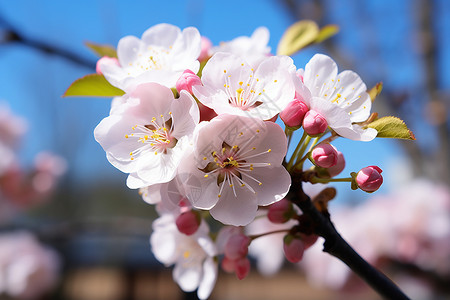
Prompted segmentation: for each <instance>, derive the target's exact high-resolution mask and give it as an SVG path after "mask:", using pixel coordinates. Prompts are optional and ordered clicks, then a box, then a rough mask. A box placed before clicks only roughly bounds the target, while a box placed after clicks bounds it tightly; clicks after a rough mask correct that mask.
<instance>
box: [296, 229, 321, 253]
mask: <svg viewBox="0 0 450 300" xmlns="http://www.w3.org/2000/svg"><path fill="white" fill-rule="evenodd" d="M300 236H301V237H302V241H303V245H304V246H305V250H306V249H308V248H309V247H311V246H312V245H314V244H315V243H316V242H317V240H318V239H319V236H318V235H315V234H303V233H301V234H300Z"/></svg>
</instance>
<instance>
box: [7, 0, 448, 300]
mask: <svg viewBox="0 0 450 300" xmlns="http://www.w3.org/2000/svg"><path fill="white" fill-rule="evenodd" d="M301 19H310V20H314V21H316V22H317V23H318V24H319V25H321V26H324V25H327V24H336V25H338V26H339V27H340V32H339V33H338V34H337V35H336V36H334V37H333V38H331V39H330V40H327V41H326V42H324V43H322V44H320V45H315V46H311V47H309V48H307V49H304V50H302V51H301V52H300V53H298V54H296V55H295V56H294V57H293V58H294V61H295V64H296V66H297V68H302V67H304V65H305V64H306V62H307V61H308V60H309V59H310V58H311V57H312V56H313V55H314V54H315V53H318V52H319V53H325V54H328V55H330V56H331V57H332V58H333V59H334V60H335V61H336V62H337V63H338V65H339V68H340V70H345V69H352V70H354V71H355V72H357V73H358V74H359V75H360V76H361V78H362V79H363V80H364V82H365V83H366V85H367V86H368V87H372V86H374V85H375V84H376V83H378V82H380V81H382V82H383V85H384V86H383V91H382V93H381V95H380V96H379V97H378V98H377V100H376V102H375V104H374V108H373V109H372V111H377V112H378V113H379V115H380V116H387V115H396V116H398V117H400V118H401V119H403V120H404V121H405V122H406V123H407V125H408V127H409V128H410V129H411V130H412V131H413V132H414V134H415V136H416V138H417V141H415V142H411V141H398V140H395V141H394V140H388V139H377V140H375V141H373V142H370V143H363V142H352V141H345V140H337V141H336V143H335V145H336V146H337V147H338V149H339V150H340V151H341V152H343V153H344V155H345V156H346V158H347V166H346V169H345V170H344V174H349V173H350V172H357V171H358V170H360V169H361V168H362V167H365V166H369V165H378V166H380V167H381V169H383V170H384V172H383V175H384V179H385V183H384V185H383V186H382V188H381V189H380V190H379V191H377V193H375V194H366V193H364V192H362V191H359V190H358V191H351V190H350V186H349V185H346V184H340V185H339V184H336V185H335V186H336V188H337V189H338V196H337V198H336V199H335V200H333V201H332V203H331V207H330V211H331V214H332V216H333V213H334V212H335V213H336V219H335V223H336V227H337V228H338V230H339V229H340V228H342V230H341V231H342V234H343V236H344V238H346V237H349V241H350V243H351V244H352V243H353V244H355V248H356V250H357V251H361V252H362V254H363V256H364V253H367V254H366V255H367V256H368V257H369V258H368V259H369V260H370V261H371V262H372V263H375V264H377V265H378V266H379V267H380V268H381V269H382V270H383V271H384V272H386V273H388V274H390V275H391V276H393V278H394V279H395V278H397V279H398V283H399V284H400V287H401V288H403V289H405V291H406V292H407V293H408V294H409V295H410V296H411V297H412V298H416V299H448V298H447V297H450V290H449V286H448V282H450V252H449V250H450V244H449V243H450V221H449V219H450V192H449V185H450V151H449V147H450V145H449V140H450V134H449V131H450V127H449V113H448V112H449V109H450V2H449V1H446V0H429V1H426V0H413V1H409V0H397V1H389V0H366V1H357V0H341V1H332V0H321V1H307V0H297V1H295V0H283V1H275V0H259V1H237V0H229V1H226V2H223V1H220V2H213V1H205V0H187V1H178V0H176V1H175V0H174V1H166V2H164V1H150V0H147V1H132V2H131V1H107V0H97V1H87V0H83V1H50V0H41V1H32V0H20V1H0V66H1V68H0V82H1V89H0V127H2V128H0V137H2V138H3V139H4V140H5V141H8V143H9V144H8V145H12V146H11V147H9V146H8V147H9V148H10V150H8V149H6V150H5V149H2V148H1V147H3V146H2V145H0V146H1V147H0V160H2V162H0V190H1V191H0V218H1V220H0V235H2V236H0V256H1V254H2V253H3V252H4V253H10V255H12V254H14V253H16V256H18V254H17V253H19V250H18V249H22V250H20V251H24V252H26V253H28V254H29V256H32V255H31V254H30V253H33V255H35V257H37V258H36V259H37V261H40V262H43V261H46V259H47V260H48V263H46V264H45V266H44V267H43V266H39V265H38V263H34V264H32V263H30V264H29V265H27V266H19V265H20V263H19V262H18V263H17V265H18V266H19V267H17V269H18V270H19V271H17V272H18V273H20V272H25V271H24V270H28V269H29V270H30V271H28V273H26V272H25V273H26V274H31V273H32V271H33V272H34V271H35V270H36V268H38V267H40V268H41V269H42V270H41V269H39V270H41V271H42V274H44V273H45V274H48V272H50V271H52V272H53V273H52V274H53V275H52V276H49V277H48V278H47V277H45V276H43V275H42V276H41V275H33V276H35V277H38V278H40V280H41V281H42V282H39V283H38V284H36V285H37V288H35V290H33V289H32V290H31V292H30V291H29V290H27V293H28V294H27V293H21V291H24V290H25V288H24V286H23V285H24V284H22V286H21V285H20V284H19V283H17V282H15V284H16V285H15V286H14V288H11V289H8V288H7V285H8V284H10V281H14V280H12V279H11V280H9V281H8V280H7V279H5V278H6V277H5V276H3V277H4V278H2V276H0V291H2V292H3V294H2V296H0V297H3V298H4V299H9V298H19V299H74V300H75V299H89V300H90V299H92V300H95V299H108V300H114V299H195V294H184V293H182V292H181V290H179V288H178V287H177V286H176V284H175V283H173V282H172V280H171V270H170V269H166V268H163V266H162V265H161V264H160V263H158V262H157V261H156V260H155V259H154V257H153V256H152V253H151V251H150V246H149V242H148V240H149V236H150V233H151V223H152V220H153V219H154V218H155V216H156V214H155V212H154V208H153V207H151V206H149V205H148V204H146V203H145V202H143V201H142V200H141V199H140V197H139V195H138V193H137V191H134V190H129V189H128V188H127V187H126V185H125V179H126V174H123V173H121V172H120V171H118V170H117V169H115V168H114V167H113V166H111V165H110V164H109V163H108V161H107V160H106V156H105V152H104V151H103V149H102V148H101V147H100V145H98V144H97V143H96V142H95V140H94V137H93V130H94V128H95V126H96V125H97V124H98V123H99V122H100V120H101V119H102V118H104V117H106V116H107V115H108V114H109V108H110V103H111V99H108V98H62V97H61V95H62V94H63V93H64V91H65V90H66V89H67V87H68V86H69V85H70V84H71V83H72V82H73V81H74V80H76V79H77V78H79V77H82V76H84V75H86V74H89V73H94V72H95V63H96V60H97V57H96V56H95V55H94V54H93V53H92V52H90V50H89V49H88V48H87V47H85V46H84V43H85V42H87V41H91V42H96V43H101V44H110V45H113V46H116V45H117V43H118V41H119V39H120V38H122V37H123V36H126V35H134V36H138V37H140V36H141V34H142V33H143V32H144V31H145V30H146V29H147V28H149V27H150V26H152V25H155V24H158V23H162V22H165V23H171V24H174V25H177V26H179V27H180V28H185V27H187V26H195V27H197V28H198V29H199V31H200V33H201V34H202V35H204V36H206V37H208V38H209V39H210V40H211V41H212V42H213V44H214V45H217V44H218V43H219V42H221V41H229V40H231V39H233V38H235V37H238V36H241V35H247V36H249V35H251V33H252V32H253V30H255V29H256V28H257V27H259V26H266V27H267V28H268V29H269V30H270V34H271V37H270V42H269V45H270V46H271V48H272V53H275V51H276V47H277V43H278V41H279V40H280V38H281V36H282V34H283V32H284V31H285V30H286V28H287V27H288V26H289V25H291V24H292V23H294V22H296V21H298V20H301ZM3 127H4V128H6V129H4V128H3ZM8 147H6V146H5V147H3V148H8ZM11 149H13V150H11ZM42 152H45V153H44V154H42ZM7 166H8V167H7ZM11 166H13V167H11ZM411 199H414V200H411ZM374 203H383V205H378V204H374ZM365 205H366V206H365ZM370 205H372V206H370ZM364 207H365V208H364ZM367 207H369V208H367ZM375 207H376V208H375ZM388 212H389V214H388ZM377 214H378V215H377ZM369 215H370V217H369ZM387 215H388V216H389V218H386V216H387ZM339 216H343V217H339ZM381 216H384V217H381ZM332 219H333V217H332ZM333 220H334V219H333ZM367 220H370V222H369V221H367ZM369 223H370V224H369ZM380 228H384V229H380ZM345 230H348V233H347V235H346V232H345ZM382 230H385V231H382ZM395 230H397V231H395ZM374 232H375V235H377V234H378V235H380V236H381V237H385V236H389V238H385V239H377V241H376V245H375V243H374V242H373V239H372V240H371V239H370V237H374V236H375V235H374ZM378 235H377V237H378ZM17 236H20V237H17ZM10 238H12V239H16V240H20V241H21V242H20V245H21V246H20V247H19V246H17V247H12V246H11V247H9V248H8V247H6V246H4V244H9V245H12V242H8V241H9V239H10ZM352 239H353V241H354V242H353V241H352ZM366 239H368V241H367V242H365V243H362V242H361V241H366ZM1 243H4V244H1ZM372 243H374V244H372ZM43 245H45V246H43ZM319 246H320V245H319ZM357 246H358V247H361V248H359V249H358V247H357ZM40 247H44V248H45V249H41V248H40ZM364 247H366V248H364ZM319 248H320V247H318V249H315V250H317V251H316V253H317V256H314V258H310V259H309V262H305V263H304V264H303V265H302V266H300V268H296V267H292V266H291V267H289V266H285V267H284V268H282V269H281V271H280V273H278V274H277V275H275V276H273V277H271V278H266V277H263V276H261V275H259V274H258V272H257V270H256V267H255V268H254V269H253V272H252V273H251V274H250V276H249V277H248V278H247V279H245V280H244V281H242V282H240V281H238V280H237V279H236V278H235V277H234V276H230V275H226V274H220V276H219V281H218V283H217V285H216V289H215V290H214V292H213V294H212V296H211V299H330V298H333V299H339V298H341V299H361V297H362V296H364V297H365V299H379V298H378V296H377V295H375V294H374V293H373V292H371V291H370V289H369V288H367V287H366V286H365V285H364V283H362V282H359V281H358V280H357V279H355V278H353V277H351V276H349V275H348V274H347V273H346V271H342V266H341V265H338V266H336V267H334V266H333V265H332V264H333V262H330V264H327V265H325V264H326V263H325V262H323V263H322V259H323V260H324V261H326V259H327V258H323V257H325V256H326V254H321V253H320V249H319ZM8 249H9V250H8ZM30 249H31V250H30ZM37 249H39V250H37ZM2 251H3V252H2ZM311 251H313V249H311ZM311 256H313V255H312V254H311ZM5 257H6V256H5ZM43 257H45V259H44V258H43ZM430 258H433V259H430ZM15 259H17V260H19V259H18V258H17V257H16V258H15ZM306 259H307V257H305V260H306ZM5 260H6V259H4V258H1V257H0V269H1V268H4V266H6V265H7V262H6V261H5ZM20 261H22V260H20ZM319 261H320V263H316V262H319ZM430 261H432V262H430ZM21 263H22V264H24V263H23V261H22V262H21ZM300 264H302V263H300ZM46 267H48V268H50V270H46ZM27 268H28V269H27ZM319 271H320V272H319ZM1 272H3V271H0V274H1ZM46 272H47V273H46ZM35 273H36V272H35ZM20 274H22V273H20ZM33 274H34V273H33ZM55 274H56V275H55ZM311 274H312V275H311ZM22 277H26V276H25V275H23V276H22ZM44 277H45V278H44ZM30 278H31V277H27V278H26V280H25V279H22V281H24V282H31V281H32V279H30ZM336 278H339V280H336ZM16 281H17V280H16ZM337 281H338V282H337ZM46 285H48V286H49V290H50V292H46V293H45V292H43V293H40V292H39V287H44V286H46ZM50 287H51V288H50ZM42 289H43V288H42ZM11 291H13V292H11ZM14 291H15V292H14ZM3 298H1V299H3Z"/></svg>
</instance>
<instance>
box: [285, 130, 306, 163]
mask: <svg viewBox="0 0 450 300" xmlns="http://www.w3.org/2000/svg"><path fill="white" fill-rule="evenodd" d="M307 136H308V135H307V134H306V132H303V135H302V138H301V139H300V142H298V144H297V147H295V150H294V153H292V156H291V158H290V159H289V162H288V165H287V167H286V169H287V170H288V171H289V170H290V169H291V168H292V165H293V164H294V162H295V159H296V157H297V156H298V153H299V151H300V150H301V148H302V147H303V143H304V142H305V139H306V137H307Z"/></svg>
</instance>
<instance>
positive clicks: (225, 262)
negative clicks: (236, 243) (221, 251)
mask: <svg viewBox="0 0 450 300" xmlns="http://www.w3.org/2000/svg"><path fill="white" fill-rule="evenodd" d="M220 265H221V266H222V269H223V270H224V271H225V272H227V273H233V272H234V270H235V269H236V262H235V261H234V260H232V259H229V258H228V257H226V256H224V257H223V259H222V262H221V264H220Z"/></svg>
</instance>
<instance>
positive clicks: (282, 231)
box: [249, 229, 291, 241]
mask: <svg viewBox="0 0 450 300" xmlns="http://www.w3.org/2000/svg"><path fill="white" fill-rule="evenodd" d="M290 230H291V229H280V230H275V231H269V232H265V233H261V234H255V235H249V238H250V239H251V240H252V241H253V240H255V239H257V238H259V237H262V236H266V235H269V234H275V233H288V232H289V231H290Z"/></svg>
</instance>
